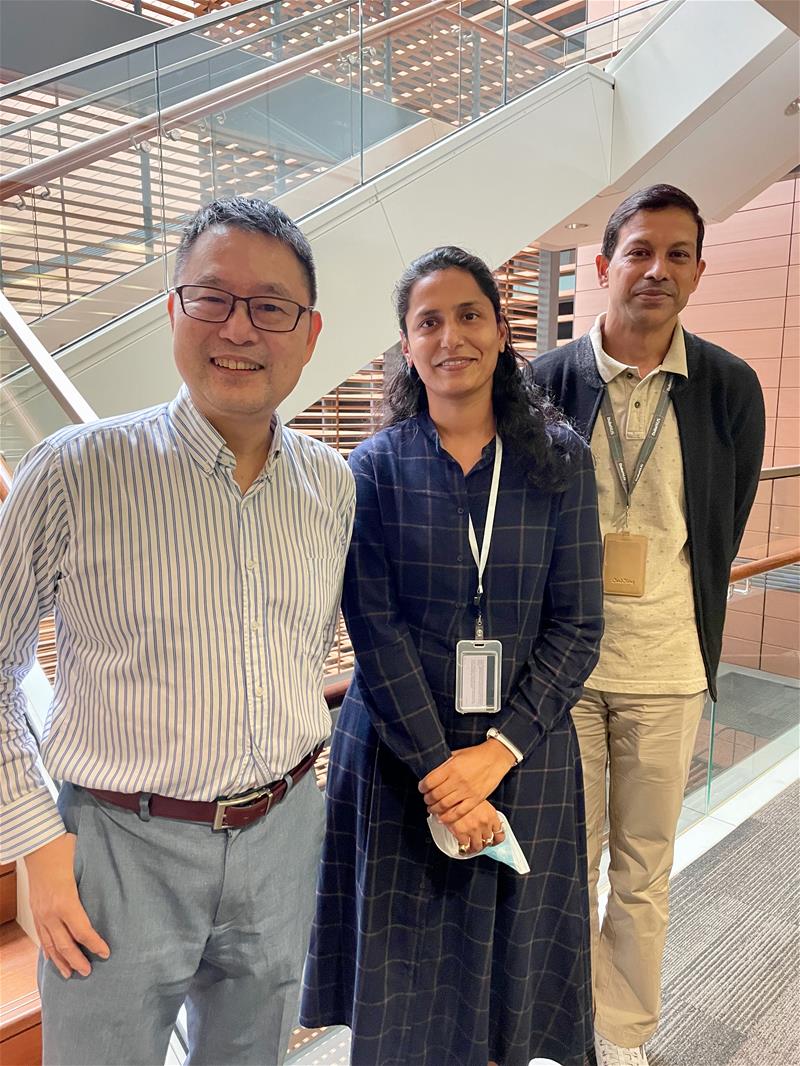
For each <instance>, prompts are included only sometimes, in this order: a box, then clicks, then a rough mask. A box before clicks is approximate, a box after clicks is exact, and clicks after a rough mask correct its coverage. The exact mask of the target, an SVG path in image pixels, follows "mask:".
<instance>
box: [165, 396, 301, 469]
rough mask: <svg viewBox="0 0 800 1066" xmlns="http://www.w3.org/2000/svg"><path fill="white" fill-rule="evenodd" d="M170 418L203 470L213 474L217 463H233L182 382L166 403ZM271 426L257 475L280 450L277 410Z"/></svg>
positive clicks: (233, 460)
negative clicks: (265, 453)
mask: <svg viewBox="0 0 800 1066" xmlns="http://www.w3.org/2000/svg"><path fill="white" fill-rule="evenodd" d="M169 420H170V422H171V424H172V425H173V426H174V427H175V430H176V432H177V433H178V436H179V437H180V438H181V440H182V441H183V442H184V444H185V445H186V447H187V448H188V449H189V452H190V454H191V455H192V457H193V458H194V460H195V461H196V462H197V464H198V465H199V466H200V468H201V469H202V471H203V473H205V474H207V475H210V474H212V473H213V471H214V468H215V467H216V466H217V464H219V465H220V466H228V467H231V468H233V467H235V466H236V458H235V456H234V454H233V452H232V451H231V450H230V448H229V447H228V445H227V444H226V443H225V439H224V438H223V436H222V435H221V434H220V433H218V432H217V430H216V429H214V427H213V426H212V425H211V423H210V422H209V421H208V419H207V418H205V417H204V416H203V415H201V414H200V412H199V411H198V410H197V408H196V407H195V405H194V403H193V402H192V398H191V396H190V395H189V389H188V388H187V386H186V385H185V384H183V385H181V388H180V391H179V392H178V395H177V396H176V397H175V399H174V400H173V401H172V403H171V404H170V405H169ZM271 428H272V442H271V443H270V446H269V453H268V455H267V461H266V463H265V464H264V471H263V472H262V474H261V475H260V476H263V474H264V473H266V472H267V471H269V470H270V469H271V467H272V466H273V465H274V463H275V461H276V460H277V459H278V457H279V455H280V454H281V451H282V449H283V423H282V422H281V420H280V418H279V417H278V414H277V412H276V413H275V414H274V415H273V416H272V423H271Z"/></svg>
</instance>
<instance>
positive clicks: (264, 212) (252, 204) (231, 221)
mask: <svg viewBox="0 0 800 1066" xmlns="http://www.w3.org/2000/svg"><path fill="white" fill-rule="evenodd" d="M212 226H236V228H237V229H241V230H245V232H247V233H263V234H264V236H265V237H274V238H275V240H276V241H280V242H281V244H284V245H286V247H287V248H288V249H289V250H290V251H292V252H294V254H295V255H296V256H297V259H298V262H299V263H300V266H301V268H302V270H303V273H304V274H305V278H306V281H307V282H308V290H309V295H310V297H311V303H312V304H316V302H317V269H316V267H315V266H314V255H313V253H312V251H311V245H310V244H309V243H308V240H307V239H306V237H305V235H304V234H303V232H302V230H301V229H300V227H299V226H298V225H297V223H296V222H293V221H292V219H291V218H289V216H288V215H287V214H286V212H285V211H281V209H280V208H279V207H276V206H275V204H271V203H268V202H267V201H266V200H259V199H258V197H255V196H229V197H225V199H222V200H212V202H211V203H210V204H204V205H203V207H201V208H199V210H197V211H196V212H195V213H194V214H193V215H192V217H191V218H190V219H189V220H188V221H187V223H186V225H185V226H184V228H183V235H182V236H181V243H180V244H179V245H178V250H177V251H176V253H175V270H174V274H173V278H174V280H175V281H176V282H177V280H178V278H179V277H180V274H181V271H182V270H183V266H184V264H185V262H186V259H187V257H188V255H189V252H190V250H191V248H192V245H193V244H194V243H195V241H196V240H197V238H198V237H199V236H200V234H201V233H205V231H206V230H207V229H211V227H212Z"/></svg>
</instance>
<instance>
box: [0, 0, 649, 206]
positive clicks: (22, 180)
mask: <svg viewBox="0 0 800 1066" xmlns="http://www.w3.org/2000/svg"><path fill="white" fill-rule="evenodd" d="M347 2H349V0H345V6H346V3H347ZM352 2H355V0H352ZM496 2H497V3H498V5H499V6H504V7H508V8H509V9H510V10H513V11H514V13H515V14H520V12H519V11H518V10H517V9H516V8H514V7H512V6H511V5H509V4H508V0H496ZM664 2H665V0H645V2H644V3H641V4H638V5H637V6H636V7H632V8H625V9H624V10H622V11H620V12H617V13H616V14H614V15H607V16H605V17H604V18H601V19H597V20H596V21H594V22H590V23H587V24H586V25H584V26H581V27H577V28H576V29H575V31H573V32H572V33H570V32H569V31H567V32H566V33H564V34H563V36H564V37H572V36H575V35H576V34H578V33H586V32H588V31H590V30H593V29H596V28H598V27H600V26H604V25H606V24H608V23H611V22H618V21H620V20H621V19H622V18H627V17H628V16H629V15H631V14H636V13H637V12H639V11H644V10H646V9H648V8H651V7H655V6H658V5H660V4H663V3H664ZM256 6H257V5H256ZM456 6H458V2H457V0H430V2H429V3H427V4H425V5H423V6H422V7H419V8H413V9H412V10H410V11H405V12H403V13H402V14H400V15H395V16H393V17H392V18H390V19H386V20H385V21H383V22H379V23H375V24H374V25H372V26H368V27H366V28H363V27H362V28H360V29H359V30H358V31H356V32H354V33H351V34H347V35H345V36H344V37H339V38H337V39H336V40H335V41H330V42H328V43H326V44H324V45H320V46H319V47H318V48H316V49H312V50H311V51H309V52H305V53H304V54H303V55H300V56H295V57H293V58H291V59H288V60H284V61H283V62H279V63H275V64H273V65H272V66H270V67H268V68H267V69H266V70H265V71H259V72H257V73H255V74H250V75H247V76H245V77H244V78H240V79H238V80H237V81H234V82H230V83H228V84H227V85H224V86H220V87H219V88H216V89H211V90H208V91H207V92H205V93H201V94H199V95H198V96H195V97H192V98H190V99H189V100H185V101H182V102H181V103H179V104H174V105H173V106H172V107H169V108H166V109H165V110H163V111H156V112H154V113H152V114H150V115H146V116H144V117H143V118H140V119H136V120H134V121H133V122H129V123H127V124H125V125H124V126H119V127H118V128H117V129H116V130H112V131H110V132H108V133H104V134H101V135H100V136H99V137H95V138H92V139H91V140H88V141H84V142H83V143H81V144H78V145H74V146H73V147H72V148H67V149H65V150H64V151H62V152H57V153H56V154H55V155H52V156H50V157H49V158H47V159H42V160H38V161H37V162H35V163H30V164H28V165H27V166H25V167H20V168H18V169H17V170H15V171H12V172H11V173H9V174H6V175H4V176H3V177H0V202H2V201H4V200H8V199H10V198H11V197H12V196H21V195H22V194H23V193H25V192H29V191H30V190H31V189H33V188H36V187H37V186H40V185H46V184H47V183H48V182H49V181H52V180H53V179H54V178H57V177H62V176H63V175H65V174H68V173H70V172H71V171H72V170H76V169H78V168H80V167H84V166H89V165H90V164H92V163H95V162H97V161H98V160H99V159H102V158H104V157H105V156H106V155H112V154H113V153H114V152H116V151H118V150H120V149H122V148H126V147H130V146H131V145H136V144H140V143H141V142H142V141H146V140H147V139H148V138H149V137H151V136H153V135H155V134H158V133H167V132H169V131H170V130H173V129H177V128H179V127H180V126H181V125H182V124H185V123H186V122H187V121H193V120H197V119H200V118H204V117H205V116H206V115H209V114H212V113H213V112H214V111H215V110H217V109H218V108H220V107H223V106H224V107H227V108H230V107H236V106H238V105H239V104H242V103H245V102H247V101H248V100H250V99H252V98H253V97H254V96H258V95H260V94H261V93H262V92H264V90H265V89H266V88H277V87H279V86H281V85H285V84H287V83H288V82H289V81H292V80H294V79H295V78H297V77H300V76H302V75H303V74H306V73H308V71H309V70H313V69H314V68H315V67H316V66H318V65H319V64H320V63H324V62H325V60H327V59H328V58H329V57H330V56H332V55H335V54H336V53H338V52H339V51H341V50H342V49H347V48H350V47H354V48H359V47H366V46H367V45H369V44H373V43H375V42H376V41H380V40H382V39H383V38H384V37H388V36H390V35H391V34H392V33H394V32H396V31H397V30H399V29H407V28H410V27H413V26H415V25H417V24H418V23H419V22H424V21H425V19H426V18H428V17H429V16H430V15H433V14H436V13H437V12H438V11H441V10H443V9H445V8H447V7H456ZM242 7H245V5H244V4H243V5H242ZM248 10H249V8H248ZM325 13H326V14H327V13H328V12H327V11H325ZM319 16H320V12H319V11H314V12H309V13H308V15H307V16H300V18H301V19H306V20H309V21H310V20H313V19H316V18H319ZM203 18H205V19H209V18H210V16H203ZM200 21H202V20H200V19H198V20H196V22H200ZM210 21H211V23H212V24H214V23H217V22H220V21H224V20H221V19H219V18H210ZM287 25H288V23H287ZM478 28H479V29H480V26H479V27H478ZM281 29H282V30H285V29H286V25H284V26H282V27H281ZM550 30H551V32H553V33H554V34H556V35H558V36H562V34H561V31H556V30H555V29H553V28H552V27H550ZM164 32H166V33H169V31H164ZM183 32H190V31H188V30H185V29H184V30H183ZM151 37H155V38H158V39H159V40H161V39H163V36H162V35H160V34H155V35H151ZM150 39H151V38H150V37H148V38H146V40H148V41H149V40H150ZM142 40H145V39H144V38H143V39H142ZM236 43H237V44H238V45H239V46H241V42H236ZM130 50H131V51H136V50H137V49H135V48H132V49H130ZM103 54H104V53H97V56H101V55H103ZM120 54H124V52H122V53H120ZM90 65H91V66H94V65H96V63H91V64H90ZM77 69H84V68H83V67H78V68H77ZM50 73H52V72H50ZM51 80H52V79H51ZM39 84H41V82H40V83H39ZM20 85H22V87H24V82H23V83H20V82H12V83H11V86H9V89H11V88H13V87H14V86H17V87H18V88H17V90H16V91H19V86H20ZM4 95H11V93H10V92H8V93H5V94H4V93H3V92H2V91H0V99H2V98H3V96H4Z"/></svg>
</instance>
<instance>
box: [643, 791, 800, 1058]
mask: <svg viewBox="0 0 800 1066" xmlns="http://www.w3.org/2000/svg"><path fill="white" fill-rule="evenodd" d="M799 888H800V791H799V790H798V787H797V786H796V785H795V786H792V787H791V788H788V789H786V790H785V791H784V792H782V793H781V795H780V796H778V797H776V799H774V800H773V801H772V802H771V803H769V804H767V806H766V807H764V808H762V809H761V810H760V811H759V812H758V813H757V814H755V815H753V817H752V818H749V819H748V820H747V821H746V822H744V823H743V824H742V825H740V826H739V827H738V828H737V829H735V830H734V831H733V832H732V833H731V834H730V835H729V836H727V837H726V838H725V839H724V840H723V841H721V842H720V843H719V844H717V846H716V847H714V848H712V850H711V851H709V852H707V853H706V854H705V855H704V856H702V857H701V858H700V859H698V860H697V861H696V862H694V863H692V865H691V866H689V867H688V868H687V869H686V870H684V871H683V872H682V873H680V874H678V875H677V876H676V877H675V879H674V880H673V882H672V887H671V891H670V910H671V913H672V920H671V923H670V931H669V936H668V939H667V948H666V954H665V959H664V986H663V1002H664V1009H663V1021H662V1024H661V1026H660V1028H659V1031H658V1033H657V1034H656V1036H655V1037H654V1038H653V1040H652V1041H651V1042H650V1043H649V1044H648V1048H647V1053H648V1058H649V1059H650V1063H651V1066H800V1013H799V1009H800V977H799V976H798V975H799V974H800V922H799V921H798V916H799V912H798V900H799V899H800V893H799V892H798V889H799Z"/></svg>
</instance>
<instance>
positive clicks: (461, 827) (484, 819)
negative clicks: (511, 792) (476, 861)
mask: <svg viewBox="0 0 800 1066" xmlns="http://www.w3.org/2000/svg"><path fill="white" fill-rule="evenodd" d="M447 828H448V829H449V830H450V832H451V833H452V834H453V836H454V837H455V838H456V840H457V841H458V843H459V845H462V846H463V845H465V844H467V842H469V852H465V854H469V853H470V852H472V853H477V852H479V851H483V849H484V848H490V847H491V846H492V845H493V844H502V843H503V841H504V840H505V833H504V832H503V830H502V829H501V828H500V816H499V815H498V813H497V811H496V810H495V809H494V807H493V806H492V805H491V803H489V802H488V801H487V800H484V801H483V803H479V804H478V806H477V807H475V808H474V810H471V811H470V812H469V814H467V815H465V816H464V817H463V818H459V819H458V821H456V822H454V823H453V824H452V825H449V826H448V827H447Z"/></svg>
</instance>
